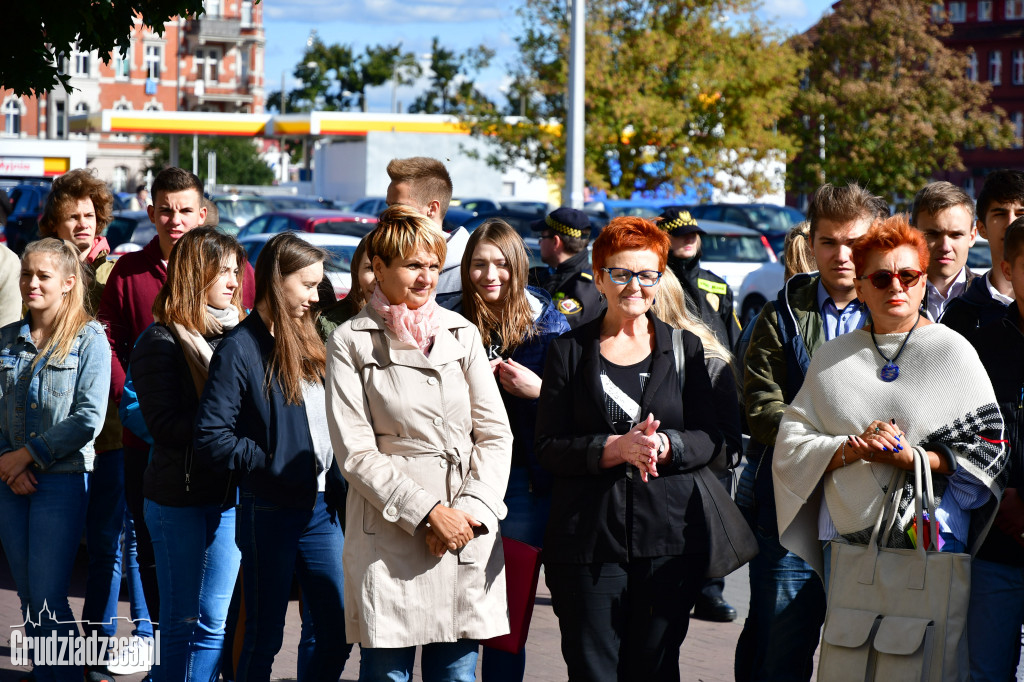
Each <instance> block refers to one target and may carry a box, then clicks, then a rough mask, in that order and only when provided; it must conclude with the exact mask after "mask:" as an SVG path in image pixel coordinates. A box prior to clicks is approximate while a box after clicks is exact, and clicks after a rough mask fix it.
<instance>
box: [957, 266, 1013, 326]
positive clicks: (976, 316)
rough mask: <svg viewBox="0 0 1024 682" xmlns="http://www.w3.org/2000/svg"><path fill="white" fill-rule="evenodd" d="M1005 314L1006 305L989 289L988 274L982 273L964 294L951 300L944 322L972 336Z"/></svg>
mask: <svg viewBox="0 0 1024 682" xmlns="http://www.w3.org/2000/svg"><path fill="white" fill-rule="evenodd" d="M997 267H998V265H997ZM1005 314H1006V306H1005V305H1003V304H1002V303H1000V302H999V301H997V300H995V299H994V298H992V294H990V293H989V291H988V275H982V276H980V277H975V278H974V280H973V281H972V282H971V284H970V286H968V287H967V291H965V292H964V293H963V296H960V297H959V298H955V299H953V300H952V301H950V302H949V305H948V306H947V307H946V312H945V313H943V314H942V324H944V325H946V326H947V327H949V328H950V329H953V330H954V331H957V332H960V334H961V335H963V336H966V337H967V338H970V336H971V334H973V333H974V330H976V329H978V328H980V327H984V326H986V325H989V324H992V323H993V322H998V321H999V320H1000V319H1002V317H1003V315H1005Z"/></svg>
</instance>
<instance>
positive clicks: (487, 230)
mask: <svg viewBox="0 0 1024 682" xmlns="http://www.w3.org/2000/svg"><path fill="white" fill-rule="evenodd" d="M484 242H487V243H490V244H494V245H495V246H496V247H498V250H499V251H501V253H502V255H503V256H505V263H506V264H507V266H508V271H509V278H508V285H507V289H506V290H507V292H508V293H507V294H506V296H505V298H504V300H502V301H501V304H500V305H501V308H500V310H494V309H493V308H491V307H490V306H488V305H487V303H485V302H484V300H483V298H481V296H480V293H479V292H478V291H477V290H476V287H475V286H474V285H473V282H472V280H470V278H469V270H470V267H471V266H472V263H473V254H474V253H475V252H476V247H477V246H478V245H479V244H481V243H484ZM529 266H530V261H529V257H528V256H527V255H526V245H525V244H523V238H522V237H520V236H519V233H517V232H516V231H515V230H514V229H513V228H512V226H510V225H509V224H508V223H506V222H505V221H504V220H501V219H500V218H492V219H491V220H487V221H485V222H484V223H483V224H481V225H480V227H478V228H476V229H475V230H473V234H471V235H470V237H469V241H468V242H467V243H466V250H465V251H464V252H463V254H462V314H463V315H464V316H465V318H466V319H467V320H469V321H470V322H472V323H473V324H475V325H476V327H477V329H479V330H480V337H481V338H482V339H483V342H484V345H485V346H486V345H490V343H491V335H492V334H497V335H498V338H499V339H500V340H501V343H502V347H501V350H502V351H508V350H511V349H512V348H515V347H516V346H518V345H519V344H520V343H522V342H524V341H526V340H528V339H530V338H532V337H533V336H534V335H535V334H536V333H537V326H536V325H535V324H534V321H533V312H532V311H531V310H530V300H529V299H528V298H527V297H526V279H527V276H528V274H529Z"/></svg>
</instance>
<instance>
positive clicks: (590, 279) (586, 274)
mask: <svg viewBox="0 0 1024 682" xmlns="http://www.w3.org/2000/svg"><path fill="white" fill-rule="evenodd" d="M580 277H582V278H583V279H585V280H587V281H588V282H593V281H594V276H593V275H591V274H590V273H589V272H581V273H580Z"/></svg>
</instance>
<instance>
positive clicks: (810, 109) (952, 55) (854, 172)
mask: <svg viewBox="0 0 1024 682" xmlns="http://www.w3.org/2000/svg"><path fill="white" fill-rule="evenodd" d="M932 5H933V3H932V2H931V1H930V0H843V2H841V3H839V4H838V5H837V6H836V8H835V11H834V12H833V13H832V14H830V15H828V16H826V17H825V18H823V19H822V20H821V22H819V24H818V25H817V26H816V27H815V28H814V29H812V30H811V31H810V32H809V33H808V34H807V35H805V36H802V37H800V38H799V39H797V42H798V47H799V48H800V49H801V51H802V52H803V53H804V54H806V55H807V58H808V69H807V72H806V75H805V78H804V82H803V85H802V87H801V89H800V92H799V94H798V95H797V97H796V99H795V100H794V115H793V116H792V117H790V118H789V119H787V120H786V121H785V125H784V129H785V130H786V132H788V133H789V134H790V135H792V136H793V137H795V138H797V139H798V140H799V141H800V143H801V145H802V147H803V153H802V154H801V155H800V156H799V157H798V158H797V159H796V160H795V162H794V163H793V164H790V166H789V168H788V172H787V184H788V186H789V188H790V189H791V190H792V191H795V192H801V193H809V192H812V191H813V190H814V188H815V187H817V186H818V185H820V184H821V183H822V182H824V181H833V182H846V181H857V182H859V183H861V184H863V185H865V186H867V187H869V188H871V189H872V190H873V191H875V192H879V193H881V194H882V195H884V196H886V197H889V198H890V199H891V200H892V201H893V202H894V203H896V204H904V203H906V201H907V200H908V199H909V198H910V197H913V195H914V193H915V192H916V191H917V190H918V189H920V188H921V187H922V186H923V185H925V184H926V183H927V182H928V181H929V179H930V178H931V177H932V175H933V174H934V173H936V172H937V171H948V170H962V169H963V168H964V166H963V162H962V160H961V158H960V152H959V149H958V147H959V146H960V145H964V144H968V145H976V146H982V145H988V146H990V147H992V148H996V149H998V148H1002V147H1005V146H1007V145H1009V144H1010V143H1011V142H1012V140H1013V126H1012V124H1011V123H1009V122H1008V121H1007V119H1006V116H1005V113H1004V112H1003V111H1002V110H998V109H994V110H993V109H990V107H989V106H988V105H989V92H990V90H991V85H990V84H988V83H981V82H977V81H974V80H971V79H970V78H968V76H967V63H968V58H967V55H965V54H962V53H959V52H957V51H954V50H951V49H949V48H947V47H945V46H944V45H943V43H942V38H943V37H944V36H947V35H949V33H950V32H951V30H952V27H951V26H950V25H949V24H948V23H945V22H935V21H932V18H931V17H932V15H931V11H932Z"/></svg>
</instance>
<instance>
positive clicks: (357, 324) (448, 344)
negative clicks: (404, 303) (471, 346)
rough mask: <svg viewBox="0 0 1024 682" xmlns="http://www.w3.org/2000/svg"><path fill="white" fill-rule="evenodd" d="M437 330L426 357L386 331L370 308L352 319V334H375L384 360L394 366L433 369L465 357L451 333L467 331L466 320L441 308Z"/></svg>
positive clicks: (467, 323)
mask: <svg viewBox="0 0 1024 682" xmlns="http://www.w3.org/2000/svg"><path fill="white" fill-rule="evenodd" d="M438 315H439V317H440V323H441V324H440V327H439V329H438V330H437V335H436V336H435V337H434V345H433V347H432V348H431V349H430V355H429V357H428V356H426V355H424V354H423V353H422V352H421V351H420V349H419V348H414V347H412V346H409V345H407V344H404V343H402V342H401V341H399V340H398V337H397V336H395V333H394V332H392V331H391V330H390V329H388V327H387V325H386V324H385V323H384V319H383V318H382V317H381V316H380V315H378V314H377V312H376V311H375V310H373V308H372V307H371V306H365V307H364V308H363V309H362V310H361V311H359V314H358V315H356V316H355V317H353V318H352V322H351V326H352V330H353V331H368V332H379V333H380V335H381V337H382V340H383V347H384V350H385V352H386V353H387V356H388V359H389V360H390V361H391V362H392V363H393V364H396V365H404V366H406V367H419V368H421V369H435V368H437V367H440V366H441V365H444V364H447V363H449V362H455V361H457V360H461V359H462V358H464V357H466V347H465V346H463V345H462V344H461V343H460V342H459V339H458V338H457V337H456V336H455V330H457V329H463V328H466V327H469V326H470V324H469V320H467V319H466V318H464V317H463V316H462V315H459V314H458V313H453V312H451V311H450V310H446V309H445V308H441V309H440V310H439V311H438Z"/></svg>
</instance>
